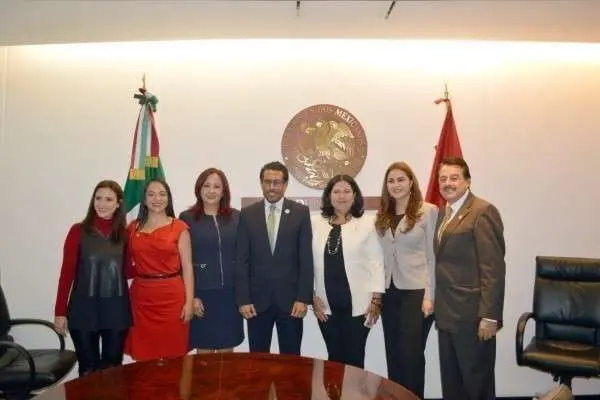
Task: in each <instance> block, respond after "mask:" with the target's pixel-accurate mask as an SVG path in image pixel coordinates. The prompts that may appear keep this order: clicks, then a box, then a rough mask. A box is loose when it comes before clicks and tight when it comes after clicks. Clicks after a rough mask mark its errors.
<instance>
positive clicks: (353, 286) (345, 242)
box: [312, 215, 385, 316]
mask: <svg viewBox="0 0 600 400" xmlns="http://www.w3.org/2000/svg"><path fill="white" fill-rule="evenodd" d="M374 222H375V221H374V218H373V216H370V215H363V216H362V217H360V218H352V219H351V220H350V221H348V222H347V223H345V224H344V225H342V233H341V235H342V249H343V255H344V266H345V268H346V276H347V278H348V283H349V285H350V293H351V294H352V315H353V316H358V315H363V314H365V312H366V311H367V307H368V306H369V304H370V302H371V298H372V295H373V293H383V292H385V272H384V269H383V251H382V249H381V246H380V245H379V242H378V239H377V233H376V232H375V225H374ZM312 229H313V257H314V268H315V295H316V296H318V297H319V298H320V299H321V300H323V302H324V304H325V309H324V310H323V311H324V312H325V313H326V314H331V310H330V308H329V302H328V301H327V294H326V291H325V261H324V255H325V254H324V253H325V245H326V243H327V237H328V236H329V231H330V230H331V225H329V221H328V220H327V219H326V218H323V217H322V216H321V215H317V216H313V218H312Z"/></svg>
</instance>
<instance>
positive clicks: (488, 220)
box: [434, 193, 506, 332]
mask: <svg viewBox="0 0 600 400" xmlns="http://www.w3.org/2000/svg"><path fill="white" fill-rule="evenodd" d="M443 217H444V215H443V213H440V215H439V217H438V226H439V224H440V223H441V221H442V219H443ZM503 232H504V227H503V224H502V218H501V217H500V213H499V212H498V209H497V208H496V207H494V206H493V205H492V204H490V203H488V202H487V201H485V200H483V199H481V198H479V197H476V196H474V195H473V194H471V193H469V195H468V197H467V198H466V200H465V202H464V204H463V205H462V207H461V208H460V209H459V210H458V211H457V213H456V215H455V216H454V217H453V218H452V220H450V223H448V226H447V227H446V229H445V230H444V232H443V234H442V238H441V241H440V243H439V244H438V243H437V240H436V241H435V251H436V255H435V257H436V268H435V273H436V288H435V305H434V309H435V323H436V325H437V327H438V328H439V329H442V330H445V331H448V332H458V331H460V330H461V329H462V328H466V327H472V326H473V325H474V324H477V323H479V320H480V319H481V318H488V319H493V320H496V321H498V323H499V324H500V326H502V311H503V308H504V280H505V274H506V264H505V261H504V253H505V248H504V246H505V245H504V233H503Z"/></svg>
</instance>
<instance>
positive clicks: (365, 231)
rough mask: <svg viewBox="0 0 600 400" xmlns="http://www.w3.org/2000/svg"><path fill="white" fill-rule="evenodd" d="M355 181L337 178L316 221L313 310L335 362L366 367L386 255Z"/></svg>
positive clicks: (349, 178)
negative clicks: (366, 349)
mask: <svg viewBox="0 0 600 400" xmlns="http://www.w3.org/2000/svg"><path fill="white" fill-rule="evenodd" d="M363 206H364V200H363V197H362V194H361V192H360V188H359V187H358V185H357V184H356V182H355V181H354V179H353V178H352V177H351V176H348V175H337V176H335V177H333V178H332V179H331V180H330V181H329V183H328V184H327V186H326V187H325V190H324V191H323V197H322V204H321V215H319V216H317V217H315V218H313V220H312V228H313V257H314V270H315V297H314V299H313V310H314V312H315V315H316V317H317V319H318V320H319V328H320V329H321V333H322V334H323V339H324V340H325V344H326V346H327V353H328V355H329V360H330V361H337V362H341V363H343V364H347V365H353V366H356V367H359V368H363V367H364V359H365V345H366V343H367V336H368V335H369V330H370V328H371V327H372V326H373V325H374V324H375V323H376V322H377V320H378V318H379V314H380V312H381V301H382V300H381V296H382V293H383V291H384V290H385V273H384V270H383V252H382V250H381V246H380V245H379V243H378V242H377V233H376V232H375V226H374V223H373V222H374V221H373V218H369V217H367V216H363V212H364V211H363Z"/></svg>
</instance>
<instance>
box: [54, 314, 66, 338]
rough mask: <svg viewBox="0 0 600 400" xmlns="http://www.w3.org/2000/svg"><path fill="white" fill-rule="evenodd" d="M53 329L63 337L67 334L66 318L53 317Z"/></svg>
mask: <svg viewBox="0 0 600 400" xmlns="http://www.w3.org/2000/svg"><path fill="white" fill-rule="evenodd" d="M54 329H56V332H58V333H60V334H61V335H63V336H65V335H66V334H67V330H68V329H69V327H68V323H67V317H54Z"/></svg>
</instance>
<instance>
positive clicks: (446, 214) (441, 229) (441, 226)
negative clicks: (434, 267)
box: [437, 205, 452, 244]
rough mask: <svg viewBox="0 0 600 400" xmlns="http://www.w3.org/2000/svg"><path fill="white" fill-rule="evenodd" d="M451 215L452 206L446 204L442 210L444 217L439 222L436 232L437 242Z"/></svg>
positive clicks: (440, 238)
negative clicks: (443, 210) (444, 209)
mask: <svg viewBox="0 0 600 400" xmlns="http://www.w3.org/2000/svg"><path fill="white" fill-rule="evenodd" d="M451 216H452V207H450V206H449V205H446V211H445V212H444V218H443V219H442V223H441V224H440V227H439V228H438V233H437V240H438V244H439V243H440V242H441V241H442V235H443V234H444V231H445V230H446V227H447V226H448V223H449V222H450V220H451V219H452V218H450V217H451Z"/></svg>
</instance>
